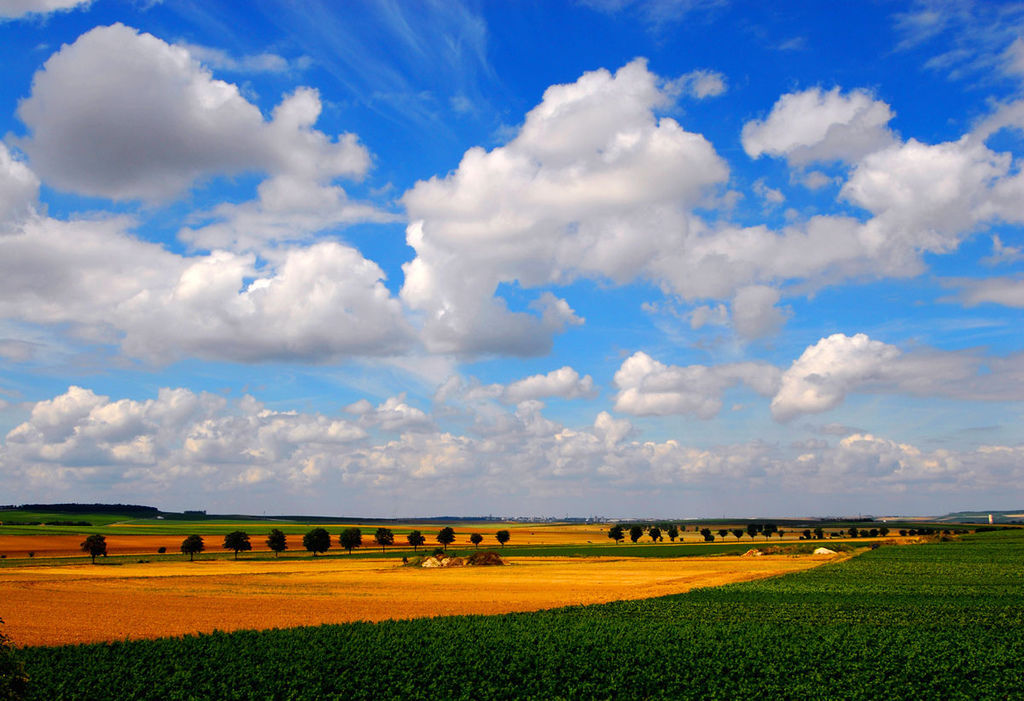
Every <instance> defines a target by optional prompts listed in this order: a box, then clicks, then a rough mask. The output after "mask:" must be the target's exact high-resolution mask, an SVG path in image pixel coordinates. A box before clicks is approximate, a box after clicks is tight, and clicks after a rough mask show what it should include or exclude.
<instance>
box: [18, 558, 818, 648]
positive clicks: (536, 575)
mask: <svg viewBox="0 0 1024 701" xmlns="http://www.w3.org/2000/svg"><path fill="white" fill-rule="evenodd" d="M822 562H823V559H821V558H815V557H809V556H801V557H794V556H765V557H758V558H741V557H707V558H696V557H690V558H679V559H674V558H673V559H668V558H665V559H663V558H607V557H605V558H510V560H509V563H510V564H509V565H508V566H505V567H459V568H448V569H420V568H415V567H403V566H402V565H401V564H400V563H396V561H395V560H383V559H380V560H375V559H353V560H344V559H339V558H330V559H328V558H320V559H316V560H301V561H295V560H280V561H245V560H241V561H238V562H235V561H231V560H206V561H202V560H200V561H196V562H194V563H189V562H160V563H135V564H124V565H118V566H93V565H89V564H82V565H68V566H56V567H17V568H9V569H5V570H0V602H2V613H0V616H2V617H3V618H4V620H5V622H6V625H5V626H4V628H5V632H6V633H7V634H9V635H10V636H11V638H12V639H13V641H14V643H15V644H16V645H61V644H68V643H79V642H94V641H108V640H123V639H129V638H131V639H137V638H153V637H160V636H172V635H183V634H186V633H197V632H208V631H213V630H222V631H228V630H240V629H266V628H284V627H290V626H300V625H315V624H320V623H343V622H349V621H360V620H362V621H378V620H384V619H399V618H417V617H426V616H441V615H444V616H448V615H457V614H494V613H507V612H512V611H532V610H537V609H543V608H551V607H556V606H563V605H569V604H591V603H600V602H607V601H614V600H619V599H640V598H647V597H652V596H661V595H665V594H673V593H679V592H683V591H687V590H689V589H692V588H693V587H696V586H714V585H720V584H726V583H730V582H738V581H745V580H749V579H756V578H760V577H768V576H773V575H778V574H784V573H787V572H793V571H797V570H802V569H807V568H809V567H813V566H815V565H818V564H821V563H822Z"/></svg>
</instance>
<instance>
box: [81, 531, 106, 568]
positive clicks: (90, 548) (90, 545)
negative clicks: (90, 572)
mask: <svg viewBox="0 0 1024 701" xmlns="http://www.w3.org/2000/svg"><path fill="white" fill-rule="evenodd" d="M82 550H83V551H84V552H87V553H89V555H91V556H92V564H94V565H95V564H96V556H97V555H103V556H106V554H107V539H106V538H104V537H103V536H101V535H100V534H98V533H93V534H92V535H91V536H89V537H88V538H86V539H85V540H84V541H82Z"/></svg>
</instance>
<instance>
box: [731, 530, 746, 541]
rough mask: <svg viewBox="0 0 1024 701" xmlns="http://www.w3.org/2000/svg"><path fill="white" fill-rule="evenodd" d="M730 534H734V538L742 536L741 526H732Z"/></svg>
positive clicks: (737, 538)
mask: <svg viewBox="0 0 1024 701" xmlns="http://www.w3.org/2000/svg"><path fill="white" fill-rule="evenodd" d="M732 534H733V535H734V536H736V540H739V539H740V538H742V537H743V529H742V528H733V529H732Z"/></svg>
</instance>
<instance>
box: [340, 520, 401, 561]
mask: <svg viewBox="0 0 1024 701" xmlns="http://www.w3.org/2000/svg"><path fill="white" fill-rule="evenodd" d="M384 530H387V529H384ZM390 532H391V531H388V533H390ZM338 543H339V544H340V545H341V547H343V548H345V549H346V550H348V554H349V555H351V554H352V548H358V547H359V546H361V545H362V544H363V532H362V531H361V530H359V529H358V528H355V527H353V528H346V529H345V530H343V531H342V532H341V535H339V536H338Z"/></svg>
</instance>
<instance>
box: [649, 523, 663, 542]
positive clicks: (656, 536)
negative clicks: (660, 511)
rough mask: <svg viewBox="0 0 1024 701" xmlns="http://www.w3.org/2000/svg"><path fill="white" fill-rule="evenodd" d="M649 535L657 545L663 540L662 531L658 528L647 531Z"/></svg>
mask: <svg viewBox="0 0 1024 701" xmlns="http://www.w3.org/2000/svg"><path fill="white" fill-rule="evenodd" d="M647 535H649V536H651V540H652V541H654V542H655V543H657V542H658V539H659V538H661V529H660V528H658V527H657V526H651V527H650V528H649V529H647Z"/></svg>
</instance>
